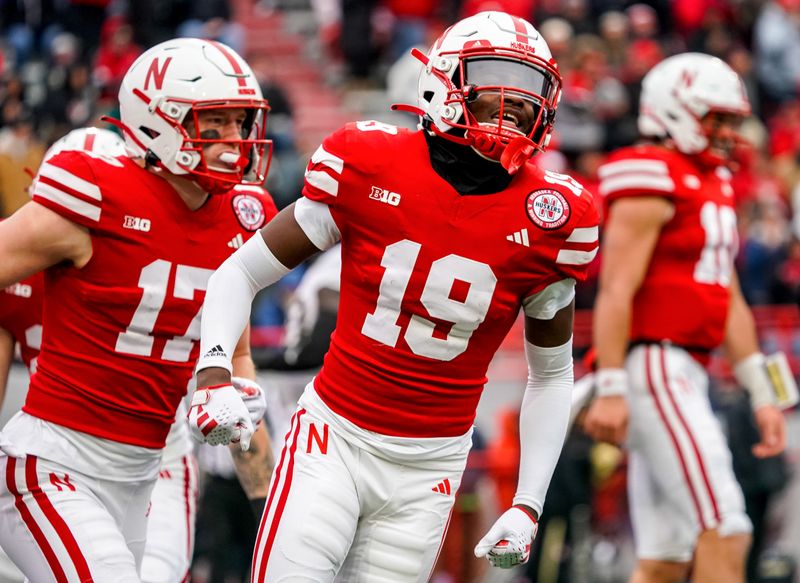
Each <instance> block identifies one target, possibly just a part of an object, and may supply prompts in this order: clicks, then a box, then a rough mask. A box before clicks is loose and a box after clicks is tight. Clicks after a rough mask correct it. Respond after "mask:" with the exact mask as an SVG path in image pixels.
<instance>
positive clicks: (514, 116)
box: [428, 46, 561, 174]
mask: <svg viewBox="0 0 800 583" xmlns="http://www.w3.org/2000/svg"><path fill="white" fill-rule="evenodd" d="M448 55H454V56H457V58H458V63H459V64H458V66H457V70H456V71H455V72H454V74H453V75H452V78H453V81H451V78H450V77H449V76H448V75H446V74H444V73H442V72H440V71H439V70H437V69H436V68H433V69H432V71H431V72H432V73H433V74H434V75H435V76H436V77H437V78H438V79H439V80H440V81H441V82H442V83H444V84H445V86H446V88H447V93H446V96H445V98H444V107H443V108H442V116H441V117H442V120H443V121H444V123H445V124H447V125H448V126H450V128H451V130H450V131H447V132H439V131H436V126H435V124H428V128H429V129H431V130H432V131H434V133H437V134H438V135H440V136H441V137H444V138H446V139H449V140H451V141H456V142H458V143H463V144H465V145H469V146H471V147H472V148H473V149H474V150H475V151H476V152H478V154H480V155H481V156H483V157H484V158H487V159H490V160H494V161H496V162H500V163H502V164H503V166H504V167H505V168H506V169H507V170H508V171H509V173H510V174H513V173H514V172H516V171H517V170H518V169H519V167H520V166H521V164H523V163H524V162H525V161H526V160H527V159H528V158H530V157H531V156H533V155H534V154H535V153H536V152H537V151H543V150H544V149H545V148H546V147H547V143H548V141H549V136H550V131H551V130H552V126H553V122H554V120H555V112H556V104H557V103H558V99H559V96H560V92H561V78H560V76H559V74H558V71H557V69H556V67H555V65H554V64H551V63H548V62H546V61H544V60H543V59H541V58H539V57H537V56H535V55H533V54H532V53H529V52H527V51H524V50H518V49H511V48H507V49H504V48H498V47H485V46H476V47H471V48H466V49H462V50H460V51H454V52H452V53H442V57H445V58H446V57H447V56H448ZM459 113H460V115H459Z"/></svg>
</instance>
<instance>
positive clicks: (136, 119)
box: [118, 38, 272, 193]
mask: <svg viewBox="0 0 800 583" xmlns="http://www.w3.org/2000/svg"><path fill="white" fill-rule="evenodd" d="M119 104H120V117H121V118H122V119H121V123H119V124H118V125H120V126H121V127H122V129H123V130H124V132H125V140H126V142H127V144H128V147H129V148H130V149H131V150H132V151H133V152H134V154H135V155H137V156H141V157H143V158H144V159H145V160H146V161H147V162H148V163H150V164H154V165H156V166H158V167H161V168H165V169H167V170H168V171H170V172H172V173H173V174H179V175H182V174H191V175H192V179H193V180H194V181H195V182H197V184H199V185H200V186H201V187H202V188H204V189H205V190H206V191H208V192H210V193H219V192H224V191H226V190H229V189H230V188H231V187H232V186H234V185H236V184H239V183H241V182H243V181H245V178H248V179H250V181H252V182H255V183H259V184H260V183H262V182H263V180H264V177H265V176H266V171H267V166H268V164H269V157H270V155H271V152H272V147H271V146H272V144H271V141H270V140H266V139H265V138H264V136H265V132H266V118H267V112H268V111H269V106H268V104H267V102H266V100H265V99H264V98H263V97H262V94H261V88H260V86H259V84H258V81H257V80H256V77H255V75H254V74H253V71H252V70H251V69H250V66H249V65H248V64H247V63H246V62H245V61H244V59H242V58H241V57H240V56H239V55H238V54H237V53H236V51H234V50H233V49H231V48H230V47H228V46H226V45H224V44H222V43H220V42H217V41H211V40H201V39H195V38H178V39H173V40H169V41H166V42H163V43H161V44H159V45H156V46H154V47H153V48H151V49H149V50H147V51H146V52H145V53H143V54H142V55H141V56H140V57H139V58H138V59H136V61H135V62H134V63H133V65H131V67H130V69H128V72H127V73H126V74H125V77H124V78H123V80H122V85H121V87H120V90H119ZM220 108H243V109H244V110H245V112H246V113H247V117H246V120H245V124H244V128H243V131H242V136H241V142H240V144H239V153H240V156H239V158H238V160H231V161H230V164H229V168H226V169H223V168H220V167H218V166H217V165H215V166H211V165H209V164H208V163H207V160H206V158H205V156H204V153H203V152H204V147H206V146H209V145H211V144H215V143H220V142H222V141H223V140H221V139H219V135H218V133H217V132H212V133H213V134H216V135H212V136H207V135H205V136H203V135H201V136H192V135H189V133H188V131H187V127H188V126H190V125H192V124H193V127H195V128H196V127H198V113H199V112H201V111H204V110H209V109H220ZM203 133H205V132H203ZM265 153H266V155H265Z"/></svg>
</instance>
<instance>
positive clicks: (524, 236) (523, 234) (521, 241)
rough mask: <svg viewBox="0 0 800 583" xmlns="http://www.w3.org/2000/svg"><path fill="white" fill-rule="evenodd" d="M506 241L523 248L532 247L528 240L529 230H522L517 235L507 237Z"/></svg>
mask: <svg viewBox="0 0 800 583" xmlns="http://www.w3.org/2000/svg"><path fill="white" fill-rule="evenodd" d="M506 240H507V241H511V242H512V243H517V244H518V245H522V246H523V247H530V246H531V243H530V240H529V239H528V229H521V230H519V231H517V232H516V233H511V234H510V235H508V236H507V237H506Z"/></svg>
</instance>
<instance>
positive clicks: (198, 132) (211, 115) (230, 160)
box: [187, 107, 247, 171]
mask: <svg viewBox="0 0 800 583" xmlns="http://www.w3.org/2000/svg"><path fill="white" fill-rule="evenodd" d="M246 120H247V113H246V112H245V110H244V108H241V107H237V108H217V109H204V110H201V111H199V112H198V113H197V128H194V127H193V126H194V122H192V123H190V124H189V127H188V128H187V130H188V132H189V135H192V136H197V137H199V138H202V139H204V140H219V141H218V142H214V143H210V144H209V143H206V144H203V155H204V157H205V159H206V161H207V164H208V165H209V167H215V169H218V170H223V171H226V170H229V169H231V168H232V167H233V166H234V164H235V162H236V161H237V160H238V159H239V156H240V149H239V145H240V143H241V141H242V138H243V137H244V136H243V134H244V132H245V123H246ZM234 156H235V157H234Z"/></svg>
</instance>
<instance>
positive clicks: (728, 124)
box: [700, 111, 744, 160]
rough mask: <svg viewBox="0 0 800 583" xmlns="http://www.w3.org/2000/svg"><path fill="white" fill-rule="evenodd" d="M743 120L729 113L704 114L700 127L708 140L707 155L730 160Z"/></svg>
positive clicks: (712, 112)
mask: <svg viewBox="0 0 800 583" xmlns="http://www.w3.org/2000/svg"><path fill="white" fill-rule="evenodd" d="M743 120H744V118H743V117H742V116H741V115H739V114H736V113H730V112H723V111H711V112H709V113H708V114H706V116H705V117H703V119H702V120H700V125H701V126H702V128H703V132H704V133H705V136H706V138H707V139H708V153H709V154H711V155H712V156H714V157H715V158H718V159H720V160H730V158H731V155H732V154H733V150H734V148H735V147H736V142H737V141H738V138H739V128H740V127H741V125H742V121H743Z"/></svg>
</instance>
